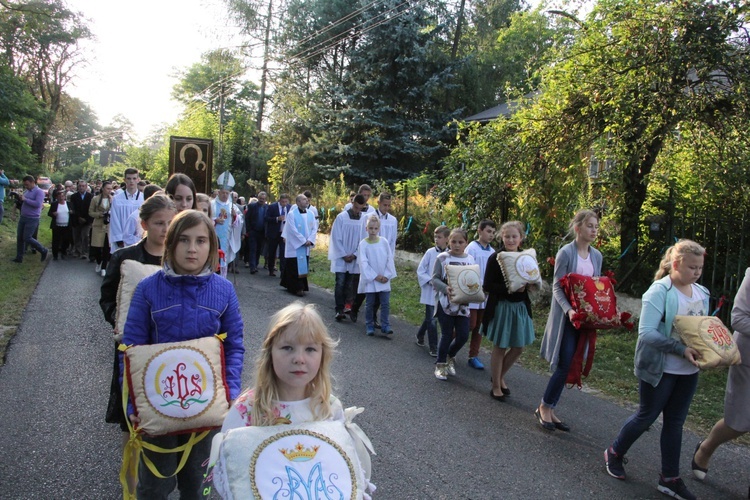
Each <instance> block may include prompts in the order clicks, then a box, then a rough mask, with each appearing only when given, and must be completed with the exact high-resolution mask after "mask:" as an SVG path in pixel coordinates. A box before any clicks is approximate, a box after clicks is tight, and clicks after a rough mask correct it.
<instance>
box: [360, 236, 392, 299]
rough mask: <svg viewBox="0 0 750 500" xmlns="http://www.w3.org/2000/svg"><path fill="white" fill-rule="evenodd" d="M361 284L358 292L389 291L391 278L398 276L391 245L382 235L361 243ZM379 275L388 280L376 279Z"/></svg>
mask: <svg viewBox="0 0 750 500" xmlns="http://www.w3.org/2000/svg"><path fill="white" fill-rule="evenodd" d="M359 273H360V277H359V286H358V287H357V293H375V292H389V291H390V290H391V280H392V279H393V278H395V277H396V266H395V265H394V264H393V255H392V254H391V245H390V244H389V243H388V240H386V239H385V238H383V237H382V236H379V237H378V241H376V242H371V241H369V240H368V239H367V238H365V239H363V240H362V241H360V243H359ZM378 276H385V277H386V278H388V281H386V282H385V283H380V282H379V281H375V278H377V277H378Z"/></svg>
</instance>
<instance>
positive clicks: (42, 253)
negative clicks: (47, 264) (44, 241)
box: [39, 248, 49, 262]
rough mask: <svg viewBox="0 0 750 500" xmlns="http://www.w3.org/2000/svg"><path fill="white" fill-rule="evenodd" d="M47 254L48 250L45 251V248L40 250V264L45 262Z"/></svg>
mask: <svg viewBox="0 0 750 500" xmlns="http://www.w3.org/2000/svg"><path fill="white" fill-rule="evenodd" d="M48 253H49V250H47V249H46V248H42V251H41V252H40V255H39V259H40V260H41V261H42V262H44V261H45V260H47V254H48Z"/></svg>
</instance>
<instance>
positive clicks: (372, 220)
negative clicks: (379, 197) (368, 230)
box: [366, 214, 380, 227]
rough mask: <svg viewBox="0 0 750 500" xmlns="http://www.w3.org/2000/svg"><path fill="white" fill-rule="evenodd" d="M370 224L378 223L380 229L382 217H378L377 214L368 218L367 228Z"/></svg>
mask: <svg viewBox="0 0 750 500" xmlns="http://www.w3.org/2000/svg"><path fill="white" fill-rule="evenodd" d="M370 222H377V223H378V227H380V217H378V215H377V214H372V215H370V216H369V217H368V218H367V224H366V226H369V225H370Z"/></svg>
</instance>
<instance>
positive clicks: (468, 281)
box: [445, 264, 485, 304]
mask: <svg viewBox="0 0 750 500" xmlns="http://www.w3.org/2000/svg"><path fill="white" fill-rule="evenodd" d="M445 276H446V281H447V282H448V286H449V287H451V289H452V291H453V295H452V296H451V298H450V301H451V302H452V303H454V304H480V303H482V302H484V300H485V296H484V290H482V277H481V276H480V275H479V264H470V265H468V266H459V265H453V264H446V265H445Z"/></svg>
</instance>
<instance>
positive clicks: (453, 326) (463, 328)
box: [435, 304, 469, 363]
mask: <svg viewBox="0 0 750 500" xmlns="http://www.w3.org/2000/svg"><path fill="white" fill-rule="evenodd" d="M437 308H438V310H437V318H438V321H439V322H440V345H438V356H437V360H436V361H435V362H436V363H445V362H446V361H447V359H448V357H451V358H455V357H456V354H458V351H460V350H461V348H462V347H463V346H464V344H465V343H466V341H467V340H468V338H469V317H468V316H451V315H449V314H446V313H445V311H443V307H442V306H441V305H440V304H438V305H437ZM454 330H455V332H456V336H455V338H454V337H453V331H454Z"/></svg>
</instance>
